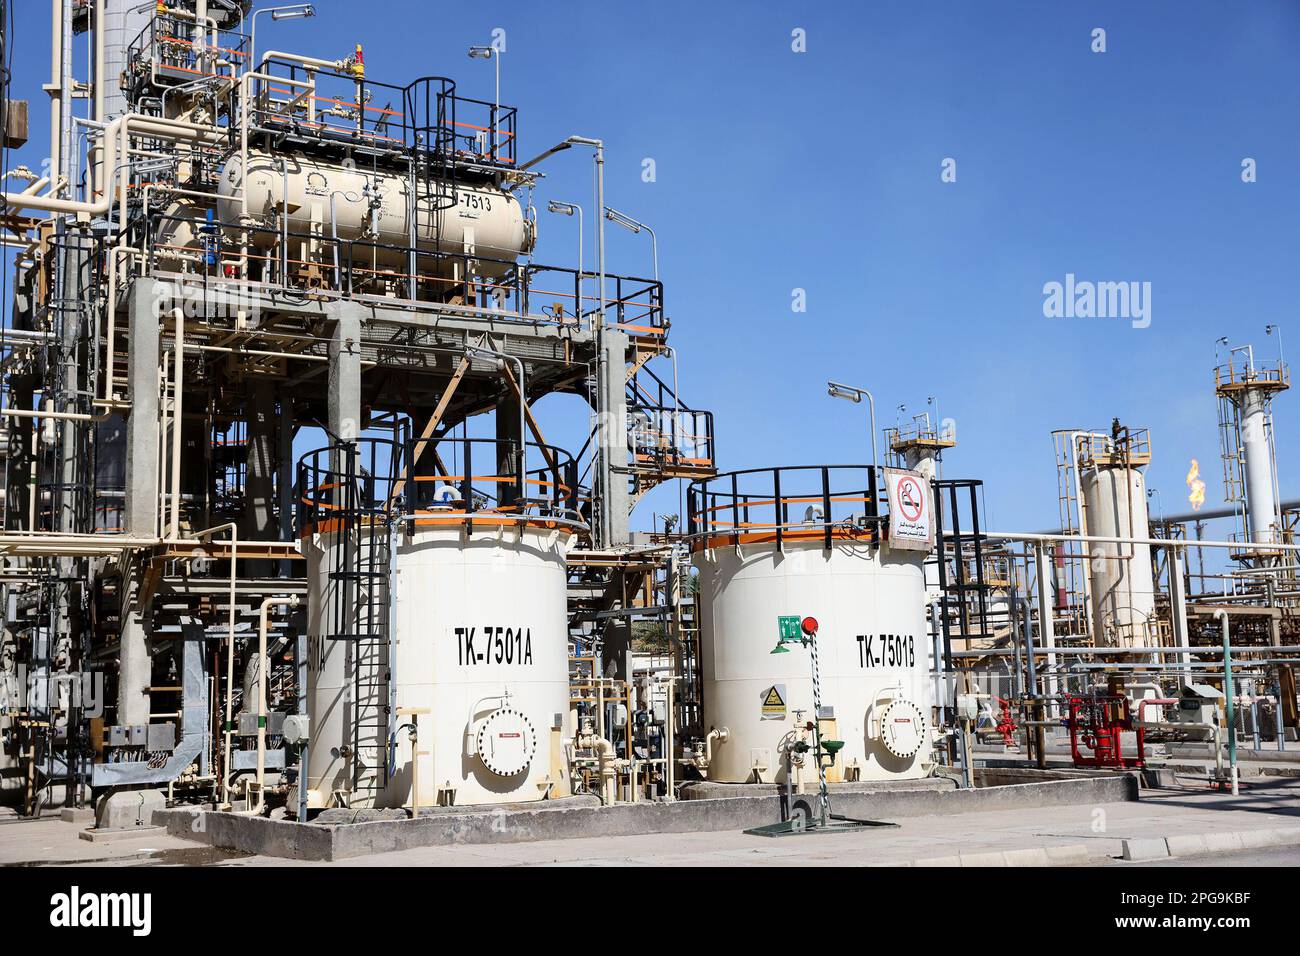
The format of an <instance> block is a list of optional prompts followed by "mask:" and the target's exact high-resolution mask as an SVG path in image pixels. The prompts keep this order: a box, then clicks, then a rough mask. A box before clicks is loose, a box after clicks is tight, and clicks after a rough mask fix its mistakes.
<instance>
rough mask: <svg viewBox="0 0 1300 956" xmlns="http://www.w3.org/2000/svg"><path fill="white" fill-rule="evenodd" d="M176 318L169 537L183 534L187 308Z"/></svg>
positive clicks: (177, 313)
mask: <svg viewBox="0 0 1300 956" xmlns="http://www.w3.org/2000/svg"><path fill="white" fill-rule="evenodd" d="M172 316H173V317H174V318H175V320H176V345H175V351H176V358H175V359H174V363H175V369H176V374H175V376H174V378H173V380H172V436H171V443H172V448H171V452H172V475H171V478H172V501H171V511H172V520H171V528H170V533H169V535H168V537H170V538H171V539H173V540H175V539H178V538H180V536H181V444H182V441H181V428H182V416H183V414H184V409H185V375H184V371H185V368H184V366H185V310H184V309H182V308H180V307H179V306H178V307H177V308H175V309H173V310H172Z"/></svg>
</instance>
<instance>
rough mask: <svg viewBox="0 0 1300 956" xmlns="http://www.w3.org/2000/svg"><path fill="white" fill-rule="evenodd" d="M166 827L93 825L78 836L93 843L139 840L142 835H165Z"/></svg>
mask: <svg viewBox="0 0 1300 956" xmlns="http://www.w3.org/2000/svg"><path fill="white" fill-rule="evenodd" d="M166 832H167V830H166V828H165V827H160V826H159V827H152V826H151V827H122V828H121V829H101V828H99V827H91V828H89V829H87V830H82V831H81V832H80V833H79V834H77V836H79V837H80V838H81V839H83V840H89V841H90V842H91V843H117V842H118V841H120V840H139V839H140V838H141V837H150V836H153V837H156V836H163V835H164V834H165V833H166Z"/></svg>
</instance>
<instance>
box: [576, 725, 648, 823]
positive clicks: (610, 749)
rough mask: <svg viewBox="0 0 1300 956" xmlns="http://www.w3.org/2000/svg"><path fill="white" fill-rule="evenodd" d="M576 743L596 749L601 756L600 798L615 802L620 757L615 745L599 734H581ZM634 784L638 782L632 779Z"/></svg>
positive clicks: (581, 747) (579, 745) (585, 747)
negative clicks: (616, 752)
mask: <svg viewBox="0 0 1300 956" xmlns="http://www.w3.org/2000/svg"><path fill="white" fill-rule="evenodd" d="M574 743H576V744H577V746H578V749H580V750H594V751H595V752H596V756H597V757H599V758H600V798H601V800H603V801H604V802H605V804H606V805H609V804H611V803H613V802H614V801H615V800H616V799H617V798H618V787H617V783H616V781H615V763H616V762H617V759H618V757H617V755H616V754H615V753H614V745H613V744H612V743H610V742H609V741H608V740H606V739H605V738H604V737H601V736H599V735H597V734H579V735H578V737H577V739H576V740H575V741H574ZM632 785H633V787H635V785H636V782H635V781H632Z"/></svg>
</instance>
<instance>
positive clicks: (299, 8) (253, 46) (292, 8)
mask: <svg viewBox="0 0 1300 956" xmlns="http://www.w3.org/2000/svg"><path fill="white" fill-rule="evenodd" d="M264 13H269V14H270V15H271V19H272V20H304V19H306V18H308V17H314V16H316V8H315V7H313V6H312V5H311V4H310V3H291V4H288V5H287V6H283V7H265V8H263V9H261V10H254V11H253V15H252V16H251V17H249V18H248V22H249V24H250V26H249V36H248V63H247V64H246V67H245V68H246V69H252V70H256V69H257V18H258V17H260V16H261V15H262V14H264Z"/></svg>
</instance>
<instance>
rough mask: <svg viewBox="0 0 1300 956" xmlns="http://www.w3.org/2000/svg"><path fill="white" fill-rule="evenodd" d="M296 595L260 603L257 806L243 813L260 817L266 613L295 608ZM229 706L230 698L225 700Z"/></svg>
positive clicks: (266, 688) (263, 777) (267, 690)
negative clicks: (271, 610)
mask: <svg viewBox="0 0 1300 956" xmlns="http://www.w3.org/2000/svg"><path fill="white" fill-rule="evenodd" d="M298 603H299V601H298V595H296V594H293V595H290V596H289V597H271V598H267V599H266V600H265V601H263V602H262V609H261V611H260V612H259V617H258V628H257V666H258V676H257V684H258V687H257V696H258V698H259V699H258V702H257V804H256V805H255V806H254V807H253V808H252V809H250V810H246V811H245V812H246V813H248V814H249V815H260V814H261V812H262V809H263V807H264V806H265V805H266V786H265V784H266V698H267V696H268V695H269V693H270V688H269V686H268V681H267V677H266V666H267V660H266V632H267V628H268V627H269V624H270V622H269V619H268V616H267V612H268V611H270V609H271V608H273V607H297V606H298ZM226 701H227V704H229V701H230V698H229V697H227V698H226Z"/></svg>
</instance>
